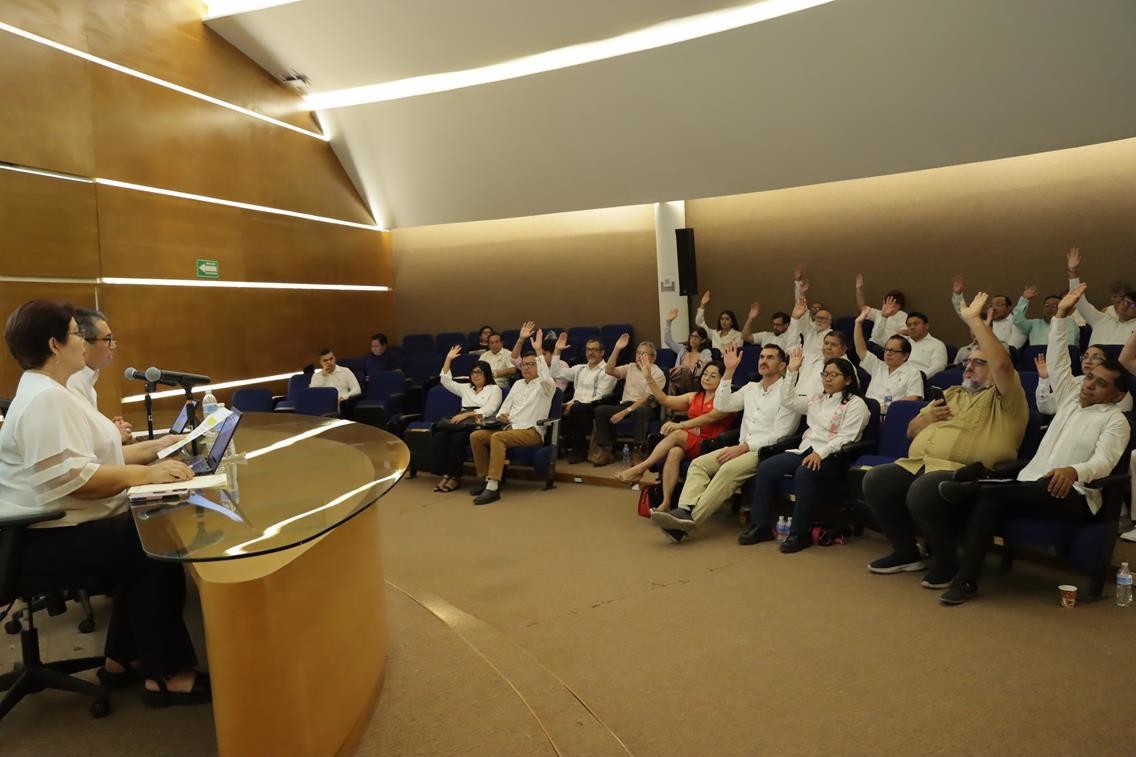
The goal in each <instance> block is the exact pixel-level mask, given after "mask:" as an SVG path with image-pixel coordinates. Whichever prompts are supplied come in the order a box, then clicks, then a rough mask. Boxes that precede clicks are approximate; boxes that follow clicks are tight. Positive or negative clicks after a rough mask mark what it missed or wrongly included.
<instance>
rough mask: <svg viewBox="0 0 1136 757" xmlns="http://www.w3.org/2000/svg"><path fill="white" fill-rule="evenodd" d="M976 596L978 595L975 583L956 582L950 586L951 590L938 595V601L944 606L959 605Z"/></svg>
mask: <svg viewBox="0 0 1136 757" xmlns="http://www.w3.org/2000/svg"><path fill="white" fill-rule="evenodd" d="M976 594H978V584H977V583H975V582H974V581H957V580H956V581H955V582H954V583H952V584H951V588H949V589H947V590H946V591H944V592H943V593H942V594H940V595H939V601H940V602H942V603H943V604H945V605H961V604H962V603H963V602H965V601H966V600H968V599H970V598H971V597H973V596H974V595H976Z"/></svg>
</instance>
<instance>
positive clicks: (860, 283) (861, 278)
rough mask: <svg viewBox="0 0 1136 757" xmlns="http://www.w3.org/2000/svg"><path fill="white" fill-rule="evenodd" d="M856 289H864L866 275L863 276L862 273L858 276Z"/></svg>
mask: <svg viewBox="0 0 1136 757" xmlns="http://www.w3.org/2000/svg"><path fill="white" fill-rule="evenodd" d="M856 288H857V289H863V288H864V274H862V273H858V274H856Z"/></svg>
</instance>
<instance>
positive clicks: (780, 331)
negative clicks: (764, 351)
mask: <svg viewBox="0 0 1136 757" xmlns="http://www.w3.org/2000/svg"><path fill="white" fill-rule="evenodd" d="M760 312H761V305H760V304H758V303H756V302H755V303H753V304H752V305H750V306H749V314H748V315H747V316H746V322H745V324H744V325H743V326H742V344H756V345H758V346H760V347H764V346H765V345H767V344H776V345H777V346H778V347H780V348H781V349H782V350H786V349H788V348H789V347H790V346H792V345H790V344H789V340H790V338H791V335H790V334H789V320H790V319H789V314H788V313H785V312H782V311H780V310H778V311H777V312H776V313H774V314H773V317H772V318H771V319H770V320H769V328H770V329H771V330H770V331H759V332H757V333H756V334H755V333H754V332H753V321H754V319H755V318H757V316H758V314H759V313H760Z"/></svg>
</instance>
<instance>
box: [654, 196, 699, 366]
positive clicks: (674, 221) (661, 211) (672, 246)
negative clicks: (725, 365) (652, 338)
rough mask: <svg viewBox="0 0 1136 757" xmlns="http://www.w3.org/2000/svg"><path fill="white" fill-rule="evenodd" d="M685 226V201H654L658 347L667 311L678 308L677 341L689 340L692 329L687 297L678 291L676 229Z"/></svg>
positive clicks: (665, 323)
mask: <svg viewBox="0 0 1136 757" xmlns="http://www.w3.org/2000/svg"><path fill="white" fill-rule="evenodd" d="M685 226H686V203H685V202H684V201H682V200H678V201H675V202H657V203H655V259H656V264H657V266H658V282H659V341H658V346H659V349H662V348H663V338H662V335H663V333H664V330H665V329H666V326H667V313H669V312H670V311H671V309H672V308H678V318H676V319H675V322H674V325H673V326H672V329H673V331H672V332H671V333H673V334H674V338H675V341H677V342H684V341H686V337H687V335H688V334H689V333H690V318H689V313H688V305H687V298H686V297H682V296H680V295H679V293H678V244H677V242H676V241H675V229H681V228H684V227H685Z"/></svg>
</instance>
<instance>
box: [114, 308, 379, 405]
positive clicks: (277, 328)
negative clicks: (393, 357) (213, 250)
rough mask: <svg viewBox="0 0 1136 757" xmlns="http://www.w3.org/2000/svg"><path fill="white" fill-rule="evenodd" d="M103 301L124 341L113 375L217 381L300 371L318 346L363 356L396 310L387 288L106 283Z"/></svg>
mask: <svg viewBox="0 0 1136 757" xmlns="http://www.w3.org/2000/svg"><path fill="white" fill-rule="evenodd" d="M100 304H101V305H102V308H103V311H104V312H105V313H106V314H107V317H108V318H109V319H110V322H111V328H112V330H113V332H114V334H115V336H116V337H118V338H119V339H120V340H121V341H120V343H119V347H118V355H117V363H118V366H119V368H118V369H116V370H115V371H114V372H115V373H116V374H117V373H121V369H122V368H126V367H127V366H133V367H136V368H145V367H148V366H151V365H156V366H158V367H159V368H165V369H172V370H185V371H191V372H193V373H203V374H205V375H208V376H210V377H211V378H212V379H213V380H214V381H229V380H233V379H241V378H249V377H254V376H268V375H273V374H277V373H284V372H286V371H292V370H299V369H300V368H302V367H303V366H304V365H307V364H308V363H314V362H315V361H316V354H317V351H318V350H319V349H320V348H321V347H330V348H331V349H333V350H335V351H336V353H337V354H338V355H341V356H343V357H358V356H360V355H363V354H364V353H366V351H367V350H368V349H369V348H370V336H371V334H372V333H374V332H375V331H378V330H382V329H383V328H389V325H390V323H391V319H392V317H393V295H392V294H391V293H389V292H337V291H291V290H254V289H194V288H187V287H151V286H103V287H102V289H101V293H100ZM101 383H102V382H101V381H100V384H101ZM108 386H109V382H108ZM140 389H141V385H139V386H138V387H137V388H136V387H134V386H128V387H123V390H124V391H123V393H124V394H125V393H130V394H133V393H135V392H136V391H140ZM219 399H220V397H219Z"/></svg>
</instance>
